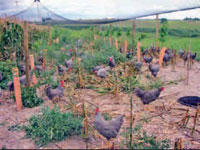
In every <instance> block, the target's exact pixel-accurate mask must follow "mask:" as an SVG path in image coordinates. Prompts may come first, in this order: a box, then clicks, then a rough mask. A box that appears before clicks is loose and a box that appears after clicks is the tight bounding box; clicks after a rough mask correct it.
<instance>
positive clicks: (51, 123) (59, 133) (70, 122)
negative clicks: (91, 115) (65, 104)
mask: <svg viewBox="0 0 200 150" xmlns="http://www.w3.org/2000/svg"><path fill="white" fill-rule="evenodd" d="M82 121H83V119H82V117H77V116H74V115H73V114H72V113H71V112H67V113H62V112H60V110H59V109H58V108H53V109H49V108H48V107H46V108H43V109H42V114H40V115H34V116H32V117H31V118H30V119H29V125H27V126H25V131H26V136H27V137H28V138H32V139H33V140H34V141H35V143H36V145H39V146H44V145H46V144H48V143H49V142H57V141H61V140H64V139H65V138H66V137H69V136H73V135H80V134H81V129H82Z"/></svg>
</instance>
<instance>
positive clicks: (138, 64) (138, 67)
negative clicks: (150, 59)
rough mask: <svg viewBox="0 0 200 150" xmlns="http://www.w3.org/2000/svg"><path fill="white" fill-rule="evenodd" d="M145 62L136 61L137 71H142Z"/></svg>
mask: <svg viewBox="0 0 200 150" xmlns="http://www.w3.org/2000/svg"><path fill="white" fill-rule="evenodd" d="M142 65H143V63H142V62H140V61H139V62H134V66H135V70H136V71H138V72H139V71H140V69H141V68H142Z"/></svg>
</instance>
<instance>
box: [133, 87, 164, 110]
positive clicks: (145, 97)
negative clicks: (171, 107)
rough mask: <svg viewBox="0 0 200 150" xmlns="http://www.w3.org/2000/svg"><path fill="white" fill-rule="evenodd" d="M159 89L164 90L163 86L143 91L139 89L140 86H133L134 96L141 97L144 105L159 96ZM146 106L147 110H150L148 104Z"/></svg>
mask: <svg viewBox="0 0 200 150" xmlns="http://www.w3.org/2000/svg"><path fill="white" fill-rule="evenodd" d="M161 91H164V87H161V88H158V89H156V90H150V91H144V90H141V89H140V88H135V90H134V92H135V94H136V96H138V97H139V98H140V99H141V101H142V103H143V104H144V105H148V104H149V103H151V102H153V101H155V100H156V99H157V98H158V97H159V95H160V93H161ZM147 108H148V110H150V109H149V106H148V107H147Z"/></svg>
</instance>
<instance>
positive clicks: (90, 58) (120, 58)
mask: <svg viewBox="0 0 200 150" xmlns="http://www.w3.org/2000/svg"><path fill="white" fill-rule="evenodd" d="M97 41H98V40H97ZM99 46H100V47H101V48H100V50H98V49H95V51H94V53H92V52H89V53H88V54H87V55H86V56H85V57H83V58H82V65H83V67H84V69H86V70H88V71H92V68H93V67H95V66H98V65H101V64H108V58H109V57H110V56H114V58H115V62H116V63H119V62H124V61H125V60H126V58H125V56H124V55H123V54H121V53H120V52H119V51H116V49H115V48H114V47H111V46H109V45H105V44H103V45H99Z"/></svg>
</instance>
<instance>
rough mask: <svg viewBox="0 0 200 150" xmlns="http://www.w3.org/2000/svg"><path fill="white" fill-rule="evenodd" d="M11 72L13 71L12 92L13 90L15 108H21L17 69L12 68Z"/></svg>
mask: <svg viewBox="0 0 200 150" xmlns="http://www.w3.org/2000/svg"><path fill="white" fill-rule="evenodd" d="M12 73H13V83H14V92H15V99H16V104H17V110H22V98H21V87H20V82H19V72H18V69H17V68H13V69H12Z"/></svg>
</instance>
